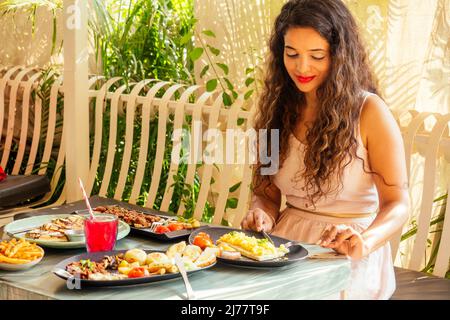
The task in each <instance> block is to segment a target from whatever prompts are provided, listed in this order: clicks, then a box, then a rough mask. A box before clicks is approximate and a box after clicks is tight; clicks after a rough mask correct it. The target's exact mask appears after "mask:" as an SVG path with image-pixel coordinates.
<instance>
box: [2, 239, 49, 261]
mask: <svg viewBox="0 0 450 320" xmlns="http://www.w3.org/2000/svg"><path fill="white" fill-rule="evenodd" d="M43 255H44V250H43V249H42V248H41V247H39V246H37V245H36V244H35V243H30V242H28V241H26V240H25V239H20V240H16V239H12V240H10V241H3V242H1V243H0V262H3V263H11V264H23V263H29V262H31V261H34V260H36V259H39V258H42V256H43Z"/></svg>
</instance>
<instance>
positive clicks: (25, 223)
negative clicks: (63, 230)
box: [4, 214, 130, 249]
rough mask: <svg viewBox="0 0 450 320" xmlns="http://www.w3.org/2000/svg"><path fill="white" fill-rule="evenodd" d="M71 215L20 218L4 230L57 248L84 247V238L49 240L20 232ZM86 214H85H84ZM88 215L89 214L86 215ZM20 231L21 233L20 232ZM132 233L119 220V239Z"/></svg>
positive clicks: (126, 225)
mask: <svg viewBox="0 0 450 320" xmlns="http://www.w3.org/2000/svg"><path fill="white" fill-rule="evenodd" d="M69 216H71V215H70V214H52V215H42V216H35V217H29V218H25V219H20V220H16V221H13V222H11V223H9V224H7V225H6V226H5V228H4V232H5V233H6V234H7V235H8V236H10V237H14V238H17V239H20V238H25V239H26V240H27V241H30V242H34V243H36V244H38V245H40V246H43V247H47V248H55V249H75V248H84V247H85V246H86V244H85V241H84V239H83V240H82V241H67V242H66V241H49V240H39V239H31V238H27V237H25V234H26V231H24V232H19V231H21V230H27V231H28V230H30V229H31V228H39V227H40V226H42V225H43V224H45V223H49V222H50V221H52V220H53V219H57V218H67V217H69ZM82 216H85V215H82ZM86 216H87V215H86ZM18 232H19V233H18ZM129 233H130V226H129V225H128V224H126V223H125V222H123V221H120V220H119V225H118V230H117V240H120V239H122V238H125V237H126V236H127V235H128V234H129Z"/></svg>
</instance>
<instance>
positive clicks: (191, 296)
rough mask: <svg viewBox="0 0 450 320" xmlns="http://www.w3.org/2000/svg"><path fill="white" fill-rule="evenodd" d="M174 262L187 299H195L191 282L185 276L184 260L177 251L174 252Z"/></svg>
mask: <svg viewBox="0 0 450 320" xmlns="http://www.w3.org/2000/svg"><path fill="white" fill-rule="evenodd" d="M174 258H175V264H176V265H177V267H178V270H179V271H180V273H181V276H182V277H183V281H184V286H185V287H186V293H187V298H188V300H196V299H197V298H196V297H195V293H194V290H192V287H191V284H190V282H189V279H188V277H187V273H186V269H185V268H184V262H183V260H182V259H181V255H180V254H179V253H176V254H175V257H174Z"/></svg>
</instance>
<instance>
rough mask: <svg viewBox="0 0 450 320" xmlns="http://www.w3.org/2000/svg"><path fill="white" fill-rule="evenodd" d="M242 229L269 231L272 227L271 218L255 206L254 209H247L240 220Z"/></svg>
mask: <svg viewBox="0 0 450 320" xmlns="http://www.w3.org/2000/svg"><path fill="white" fill-rule="evenodd" d="M241 227H242V229H249V230H254V231H257V232H260V231H262V230H264V231H267V232H269V231H271V230H272V228H273V220H272V218H271V217H270V216H269V214H268V213H266V212H265V211H264V210H262V209H260V208H256V209H254V210H249V211H248V213H247V215H246V216H245V217H244V219H243V220H242V222H241Z"/></svg>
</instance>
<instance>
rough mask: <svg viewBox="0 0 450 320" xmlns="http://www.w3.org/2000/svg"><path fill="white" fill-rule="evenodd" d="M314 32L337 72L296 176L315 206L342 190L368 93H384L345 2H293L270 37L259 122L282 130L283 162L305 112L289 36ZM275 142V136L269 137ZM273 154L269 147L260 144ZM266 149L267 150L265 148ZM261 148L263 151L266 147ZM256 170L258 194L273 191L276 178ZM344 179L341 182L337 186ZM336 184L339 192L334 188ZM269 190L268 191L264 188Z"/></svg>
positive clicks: (325, 88) (322, 93) (322, 97)
mask: <svg viewBox="0 0 450 320" xmlns="http://www.w3.org/2000/svg"><path fill="white" fill-rule="evenodd" d="M292 27H310V28H313V29H314V30H315V31H317V32H318V33H319V34H320V35H321V36H322V37H323V38H324V39H326V40H327V41H328V43H329V45H330V53H331V68H330V71H329V74H328V76H327V78H326V79H325V81H324V82H323V83H322V84H321V85H320V87H319V88H318V89H317V100H318V111H317V118H316V120H315V122H314V124H313V126H312V127H311V128H309V129H308V130H307V132H306V145H305V149H304V150H305V154H304V167H305V168H304V170H301V172H300V171H299V172H298V173H297V174H296V177H295V179H296V180H300V179H301V180H303V181H304V184H305V187H306V189H307V190H312V192H308V197H309V200H310V201H311V203H312V204H313V205H314V203H315V202H316V201H317V200H318V199H320V198H321V197H323V196H325V195H326V194H329V193H330V192H334V191H336V190H337V189H340V188H342V173H343V169H344V168H345V167H346V166H347V165H349V164H350V162H351V161H352V159H354V158H355V157H356V158H359V159H361V160H363V159H362V158H360V157H359V156H358V155H357V154H356V149H357V144H358V142H357V137H356V135H355V133H356V132H357V128H358V122H359V117H360V114H361V105H362V99H363V95H362V92H363V90H367V91H370V92H373V93H376V94H378V90H377V85H376V83H375V80H374V77H373V75H372V73H371V72H370V67H369V63H368V59H367V55H366V53H365V49H364V47H363V44H362V41H361V38H360V36H359V34H358V28H357V25H356V23H355V20H354V18H353V17H352V14H351V13H350V11H349V10H348V9H347V7H346V6H345V5H344V3H343V2H342V1H340V0H291V1H289V2H287V3H286V4H285V5H284V6H283V8H282V9H281V13H280V15H279V16H278V17H277V18H276V20H275V26H274V29H273V32H272V35H271V37H270V41H269V48H270V55H269V58H268V66H267V70H266V75H265V86H264V91H263V93H262V95H261V97H260V101H259V103H258V107H257V110H256V117H255V129H256V130H259V129H267V130H268V132H269V133H270V129H278V130H279V146H280V150H279V163H280V165H281V166H282V163H283V161H284V160H285V159H286V157H287V154H288V152H289V137H290V135H291V134H292V133H293V132H294V128H295V126H296V124H297V123H298V120H299V117H301V116H302V111H303V109H304V108H305V105H306V100H305V96H304V94H303V93H302V92H301V91H300V90H299V89H298V88H297V86H296V85H295V83H294V81H293V80H292V79H291V77H290V76H289V74H288V72H287V70H286V68H285V66H284V61H283V55H284V45H285V44H284V36H285V34H286V32H287V30H288V29H289V28H292ZM269 137H270V135H269ZM258 144H261V146H262V148H267V150H268V151H270V138H269V139H268V141H267V142H265V141H258ZM263 144H264V145H263ZM261 146H260V147H261ZM261 167H263V165H261V163H260V162H259V161H258V163H257V164H256V165H255V167H254V180H253V190H255V189H256V188H258V186H259V185H260V183H262V182H265V183H263V185H264V186H266V187H267V186H269V185H270V184H271V183H272V182H271V176H269V175H261V173H260V169H261ZM364 170H365V169H364ZM336 178H337V179H338V180H337V181H338V183H337V184H334V183H333V182H334V181H336V180H335V179H336ZM333 185H334V187H332V186H333ZM264 190H265V188H264Z"/></svg>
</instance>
